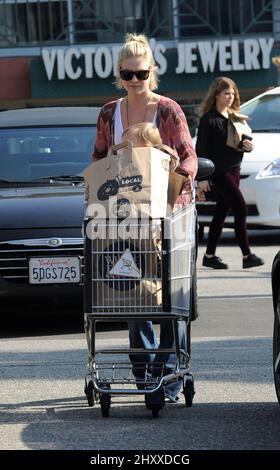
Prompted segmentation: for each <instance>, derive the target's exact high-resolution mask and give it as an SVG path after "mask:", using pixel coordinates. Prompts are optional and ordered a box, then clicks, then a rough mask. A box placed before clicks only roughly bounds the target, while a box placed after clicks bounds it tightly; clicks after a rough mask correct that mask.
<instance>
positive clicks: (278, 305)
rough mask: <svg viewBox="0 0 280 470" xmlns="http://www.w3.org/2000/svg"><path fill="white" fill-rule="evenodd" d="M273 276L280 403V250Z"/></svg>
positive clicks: (274, 367) (274, 369) (274, 339)
mask: <svg viewBox="0 0 280 470" xmlns="http://www.w3.org/2000/svg"><path fill="white" fill-rule="evenodd" d="M271 278H272V293H273V306H274V328H273V372H274V383H275V389H276V394H277V398H278V402H279V404H280V251H278V253H277V255H276V256H275V258H274V260H273V264H272V273H271Z"/></svg>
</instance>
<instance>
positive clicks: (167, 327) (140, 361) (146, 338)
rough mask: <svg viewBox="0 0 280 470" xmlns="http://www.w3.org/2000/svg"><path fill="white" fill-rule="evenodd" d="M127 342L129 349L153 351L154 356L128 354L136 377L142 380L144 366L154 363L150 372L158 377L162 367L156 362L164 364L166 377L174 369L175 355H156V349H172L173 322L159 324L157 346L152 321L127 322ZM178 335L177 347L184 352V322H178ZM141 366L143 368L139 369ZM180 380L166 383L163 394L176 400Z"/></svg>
mask: <svg viewBox="0 0 280 470" xmlns="http://www.w3.org/2000/svg"><path fill="white" fill-rule="evenodd" d="M128 330H129V341H130V347H131V348H143V349H155V354H149V353H143V354H137V355H136V354H135V355H133V354H130V356H129V357H130V360H131V362H132V366H133V373H134V375H135V376H136V377H139V378H144V375H145V370H146V369H145V364H146V363H150V364H151V363H153V362H154V363H155V365H154V367H152V370H150V371H149V372H151V373H152V375H153V376H154V377H158V376H160V375H161V373H162V366H158V367H157V365H156V363H157V362H161V363H162V362H164V363H165V365H164V371H163V374H164V375H167V374H168V373H170V371H171V370H172V369H173V368H174V364H175V354H168V353H166V354H161V353H158V354H157V353H156V349H157V348H159V349H165V348H172V347H173V346H174V334H173V321H171V320H165V321H164V320H163V321H162V322H161V323H160V343H159V345H158V342H157V338H156V334H155V331H154V328H153V323H152V321H144V320H142V321H129V322H128ZM178 335H179V347H180V349H183V350H185V345H186V332H185V322H184V321H180V322H178ZM142 365H143V368H142V367H141V366H142ZM182 383H183V381H182V379H179V380H177V381H175V382H172V383H168V384H166V386H165V394H166V395H169V396H172V397H173V398H176V397H177V396H178V394H179V392H180V390H181V387H182Z"/></svg>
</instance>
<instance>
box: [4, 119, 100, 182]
mask: <svg viewBox="0 0 280 470" xmlns="http://www.w3.org/2000/svg"><path fill="white" fill-rule="evenodd" d="M95 135H96V126H81V127H79V126H71V127H32V128H31V127H30V128H26V127H24V128H9V129H8V128H5V129H0V181H1V180H2V181H5V180H6V181H11V182H13V181H23V182H25V181H26V182H28V181H35V180H37V179H38V180H40V179H42V180H43V179H44V178H48V177H49V176H52V177H55V176H61V175H62V176H65V177H67V176H72V175H81V173H82V171H83V170H84V169H85V168H86V166H88V164H89V163H90V160H91V155H92V152H93V146H94V141H95Z"/></svg>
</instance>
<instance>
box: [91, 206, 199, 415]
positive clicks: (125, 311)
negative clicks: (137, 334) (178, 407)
mask: <svg viewBox="0 0 280 470" xmlns="http://www.w3.org/2000/svg"><path fill="white" fill-rule="evenodd" d="M84 234H85V248H84V250H85V253H84V260H85V291H84V294H85V295H84V303H85V305H84V311H85V314H84V319H85V333H86V339H87V346H88V355H89V357H88V369H87V373H86V376H85V394H86V397H87V401H88V405H89V406H93V405H94V404H95V402H99V403H100V406H101V412H102V415H103V416H104V417H106V416H109V412H110V406H111V401H112V397H113V396H114V395H126V396H131V395H133V394H135V395H141V394H142V395H144V397H145V404H146V407H147V408H148V409H150V410H151V411H152V415H153V416H154V417H156V416H158V412H159V410H160V409H162V408H163V407H164V404H165V386H166V385H167V384H169V383H171V382H176V381H178V380H180V381H182V383H183V394H184V398H185V404H186V406H188V407H189V406H191V405H192V402H193V396H194V380H193V376H192V374H191V373H190V355H191V354H190V353H191V335H190V327H191V319H192V314H193V312H192V309H193V306H194V304H195V296H196V292H195V286H196V284H195V262H196V236H195V234H196V209H195V204H194V203H190V204H189V205H187V206H185V207H183V208H181V209H179V210H178V211H176V212H174V213H172V214H171V215H170V216H169V217H166V218H164V219H150V218H135V219H131V218H128V219H117V218H114V219H106V220H105V219H104V220H97V219H94V218H87V219H86V220H85V222H84ZM139 320H152V321H153V322H155V323H162V322H165V321H169V322H171V324H172V327H173V337H174V342H173V346H172V348H166V349H157V350H156V353H157V354H156V357H157V358H158V357H162V360H158V359H157V362H156V363H155V361H149V362H141V360H140V358H141V355H142V356H143V353H145V354H155V349H151V350H150V349H149V350H148V349H144V350H143V349H141V348H129V347H123V346H122V345H119V344H117V347H116V345H112V347H111V348H108V349H104V348H99V349H98V348H97V347H96V330H97V323H98V322H123V321H125V322H131V321H139ZM180 322H181V323H180ZM182 324H183V326H184V328H185V330H186V344H185V348H184V349H181V348H180V344H179V325H180V327H181V325H182ZM112 337H113V335H112ZM112 342H113V339H112ZM116 342H117V341H116ZM169 354H173V355H174V358H175V359H174V363H173V364H172V366H171V368H170V364H168V367H169V368H168V369H167V367H166V366H167V364H166V362H165V359H164V357H166V356H167V355H169ZM131 357H134V358H136V362H134V364H133V365H132V363H131V361H130V359H131ZM137 357H139V361H138V362H137ZM137 368H139V372H140V371H141V374H140V373H139V374H138V373H137ZM155 369H156V370H157V374H156V376H154V375H155V374H153V373H152V372H151V371H153V370H155ZM139 377H141V378H139Z"/></svg>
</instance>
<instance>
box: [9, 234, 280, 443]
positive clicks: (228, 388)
mask: <svg viewBox="0 0 280 470" xmlns="http://www.w3.org/2000/svg"><path fill="white" fill-rule="evenodd" d="M275 232H277V231H275ZM278 239H279V231H278V232H277V233H271V236H268V237H267V236H265V237H264V236H263V235H260V236H259V235H258V234H256V235H254V236H253V238H252V243H251V244H252V247H253V248H254V251H255V252H256V253H257V254H258V255H259V256H262V257H264V259H265V260H266V264H265V265H264V266H262V267H259V268H256V269H251V270H242V268H241V256H240V253H239V250H238V249H237V248H236V246H235V245H234V241H233V238H232V233H231V231H229V232H226V233H225V235H224V236H223V240H222V243H221V246H220V248H219V252H218V253H217V254H218V255H219V256H221V257H222V258H223V259H224V261H226V262H228V264H229V265H230V269H229V270H228V271H213V270H210V269H206V268H202V267H201V258H202V256H203V251H204V248H205V247H204V245H202V246H200V247H199V255H198V294H199V311H200V316H199V319H198V320H197V321H195V322H193V323H192V361H191V368H192V373H193V374H194V378H195V389H196V394H195V398H194V404H193V406H192V407H191V408H186V407H185V405H184V401H183V397H181V399H180V402H179V404H175V405H173V404H166V406H165V407H164V409H163V410H162V411H161V412H160V415H159V418H152V415H151V412H150V410H147V409H146V407H145V404H144V401H143V397H142V396H141V397H135V396H132V397H131V398H129V400H127V399H126V398H124V397H113V402H112V406H111V412H110V417H109V418H103V417H102V416H101V411H100V406H99V405H95V406H94V407H93V408H89V407H88V406H87V402H86V400H85V396H84V393H83V387H84V375H85V371H86V363H87V347H86V341H85V336H84V334H83V333H82V332H81V330H80V329H77V330H76V331H74V332H73V328H71V325H70V326H69V328H70V329H69V330H67V325H66V326H65V328H64V329H59V330H58V331H52V332H51V334H50V332H49V330H48V331H47V333H46V334H44V329H43V330H42V331H41V332H40V335H38V334H37V330H36V333H35V334H32V329H31V331H30V333H31V334H30V335H29V336H28V335H26V333H25V335H24V336H21V335H20V333H19V332H18V331H16V334H15V335H14V337H13V335H12V334H11V333H12V332H10V333H9V332H8V333H7V334H5V335H2V339H1V342H0V372H1V390H0V424H1V425H0V449H10V450H16V449H30V450H41V449H44V450H70V449H71V450H83V449H84V450H92V451H96V450H98V451H101V450H111V451H113V450H120V449H142V450H155V449H157V450H162V452H166V451H168V450H186V451H187V450H189V451H191V450H201V449H203V450H222V449H226V450H237V449H238V450H239V449H246V450H271V449H274V450H280V407H279V405H278V403H277V400H276V395H275V390H274V384H273V374H272V324H273V311H272V301H271V287H270V270H271V264H272V259H273V257H274V255H275V254H276V251H277V250H278V249H279V247H278V241H277V240H278ZM38 314H39V312H38ZM64 321H65V322H67V316H65V317H64ZM14 327H15V325H13V328H14ZM97 341H98V345H100V346H107V347H108V345H109V346H111V345H112V344H114V345H115V346H118V345H121V346H122V345H125V344H127V332H126V330H124V329H119V330H115V331H99V332H98V333H97Z"/></svg>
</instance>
